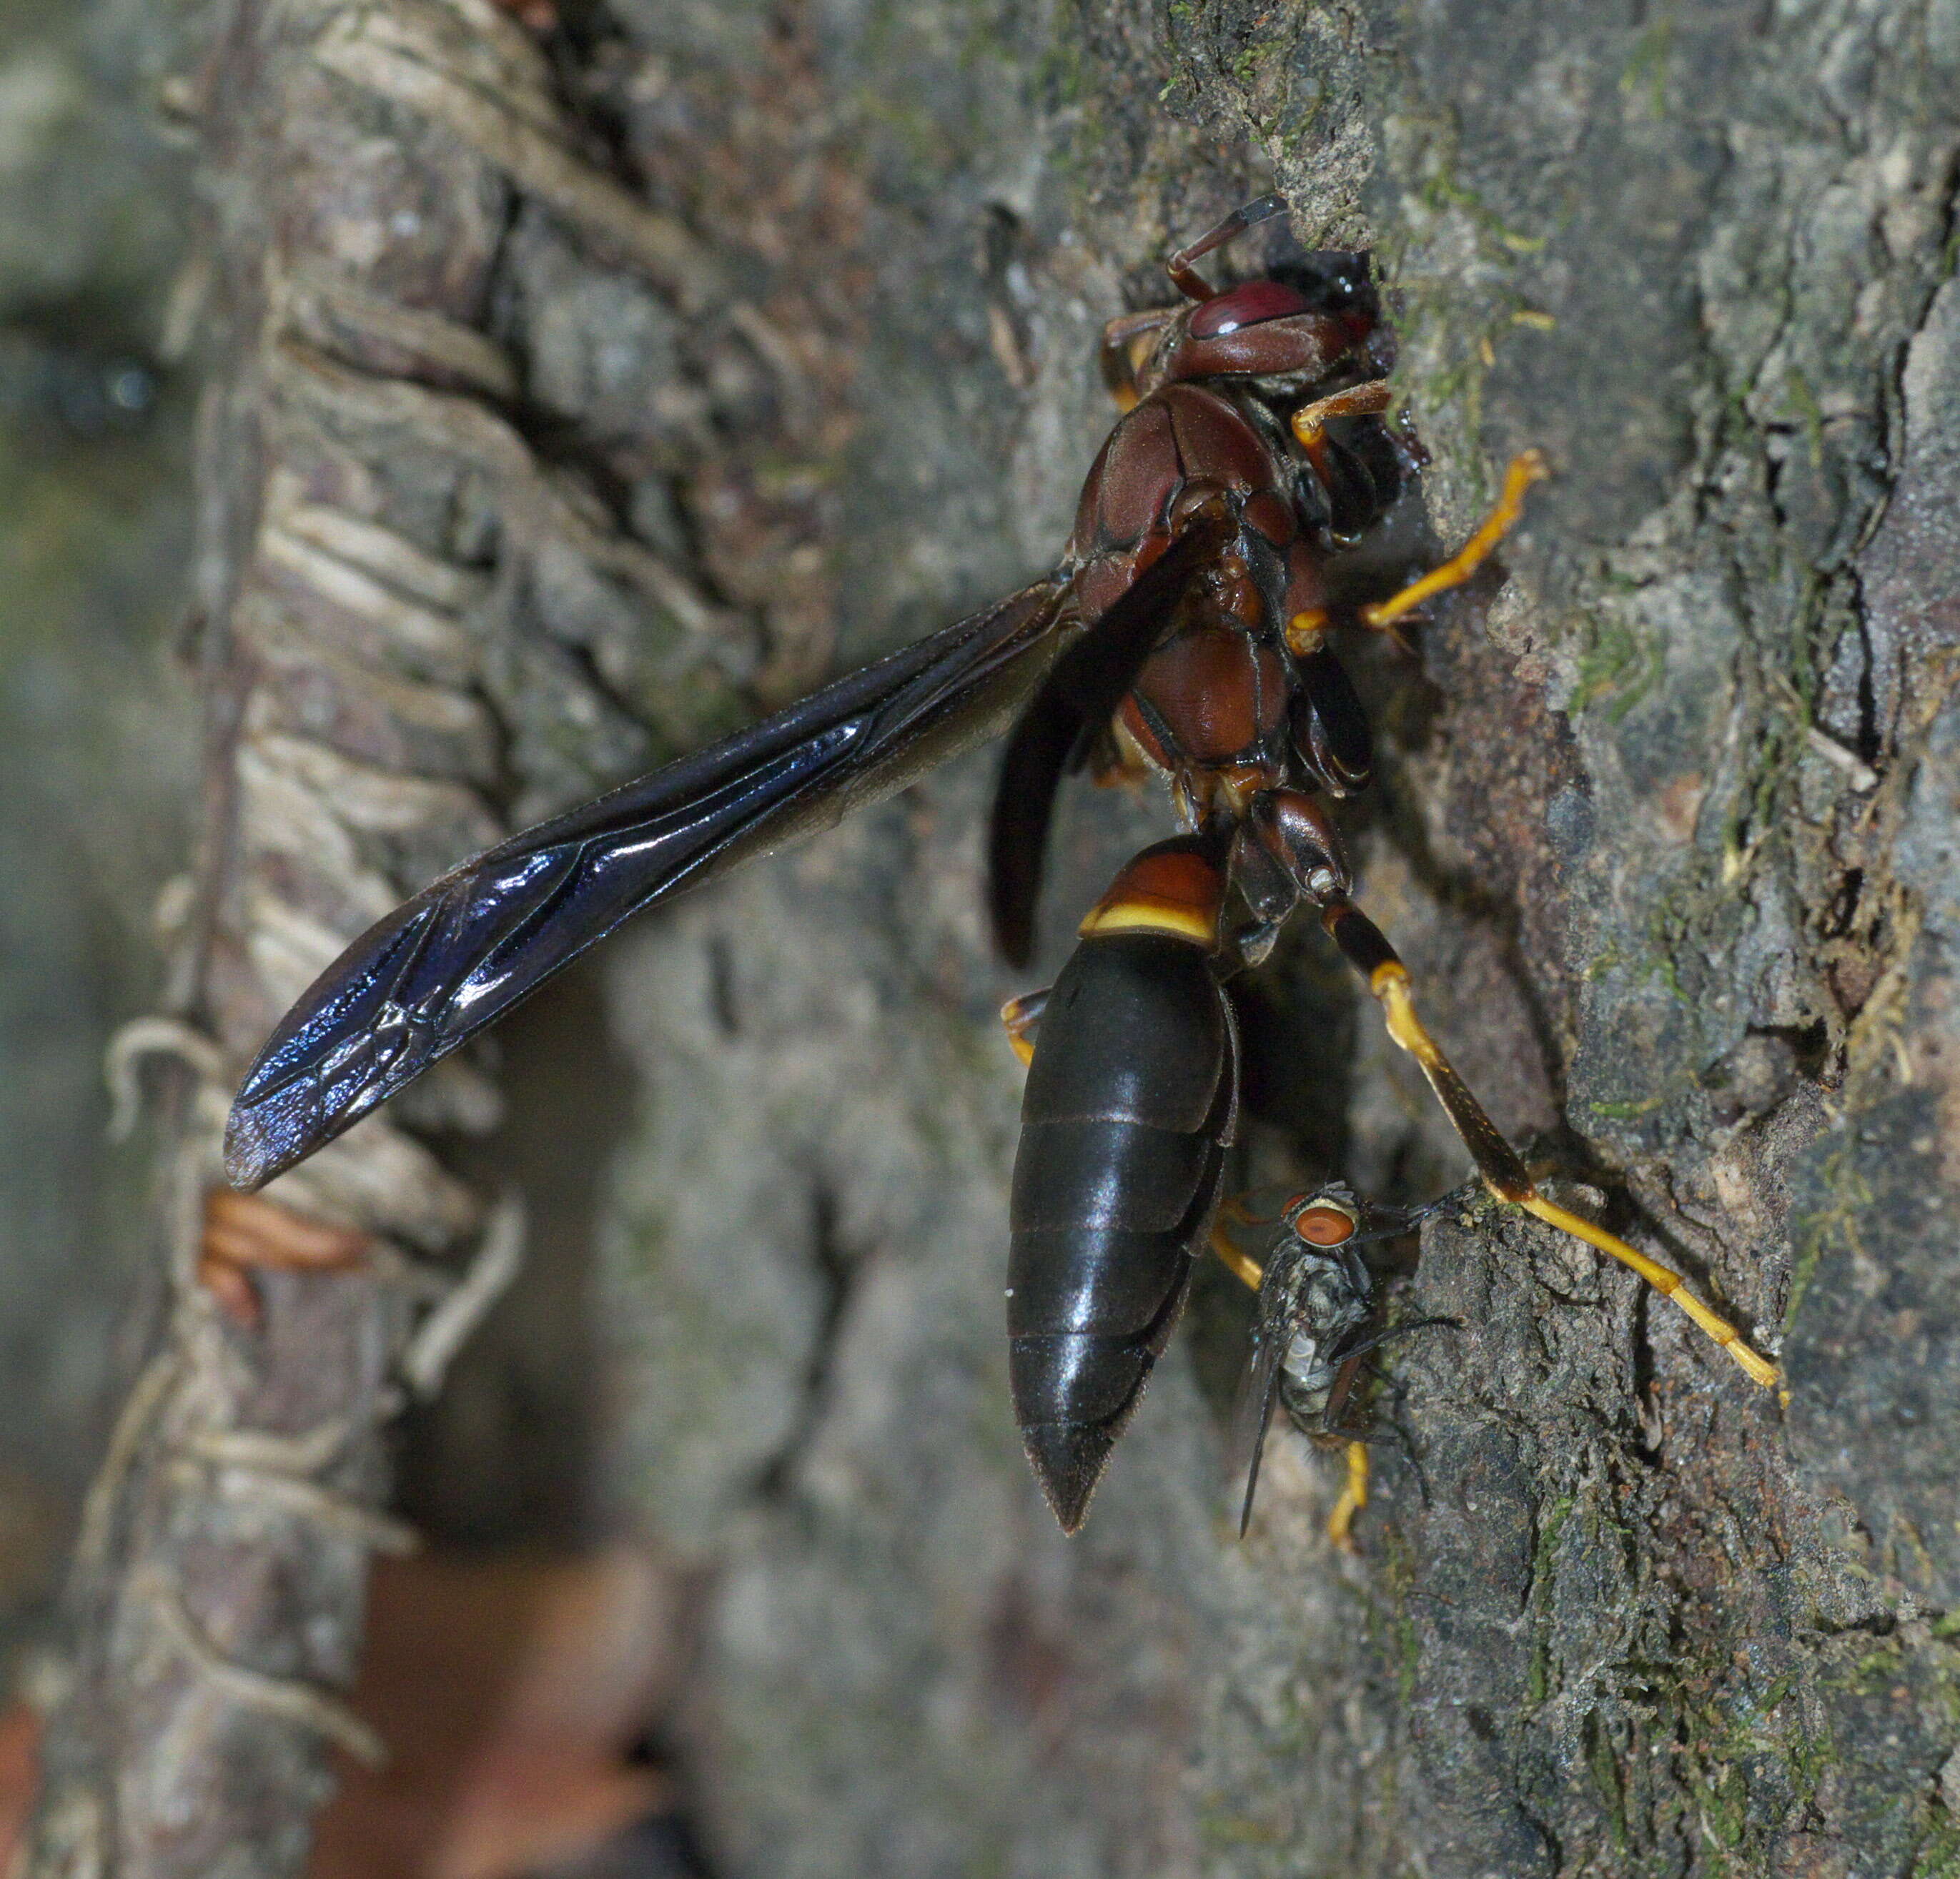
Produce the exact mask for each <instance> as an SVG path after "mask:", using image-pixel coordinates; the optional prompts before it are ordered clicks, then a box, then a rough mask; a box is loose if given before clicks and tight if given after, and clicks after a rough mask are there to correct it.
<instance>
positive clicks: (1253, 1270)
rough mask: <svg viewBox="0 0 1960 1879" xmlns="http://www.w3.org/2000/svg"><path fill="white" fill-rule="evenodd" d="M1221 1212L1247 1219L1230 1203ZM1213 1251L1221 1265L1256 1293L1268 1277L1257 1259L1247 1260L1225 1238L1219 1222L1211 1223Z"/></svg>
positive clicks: (1222, 1227)
mask: <svg viewBox="0 0 1960 1879" xmlns="http://www.w3.org/2000/svg"><path fill="white" fill-rule="evenodd" d="M1219 1211H1220V1213H1237V1214H1238V1215H1239V1218H1240V1219H1244V1218H1245V1217H1246V1216H1245V1215H1244V1214H1243V1213H1242V1212H1240V1210H1239V1209H1238V1208H1237V1207H1235V1206H1234V1205H1233V1203H1230V1202H1229V1201H1228V1202H1227V1203H1226V1205H1225V1206H1224V1207H1222V1208H1220V1210H1219ZM1211 1250H1212V1251H1214V1253H1216V1254H1217V1255H1218V1259H1219V1263H1220V1264H1221V1265H1223V1267H1224V1268H1225V1270H1227V1272H1229V1273H1231V1275H1232V1277H1233V1278H1235V1279H1236V1280H1238V1281H1239V1283H1240V1284H1241V1285H1245V1286H1250V1287H1251V1288H1252V1290H1253V1291H1255V1292H1256V1291H1258V1289H1259V1286H1260V1283H1261V1281H1262V1280H1264V1279H1265V1276H1266V1273H1265V1267H1263V1266H1262V1265H1261V1264H1259V1262H1258V1261H1257V1260H1256V1259H1249V1258H1247V1257H1246V1255H1245V1254H1243V1253H1242V1252H1240V1251H1239V1249H1238V1248H1237V1247H1236V1246H1234V1245H1233V1244H1232V1242H1230V1240H1229V1239H1227V1238H1226V1237H1225V1229H1224V1226H1223V1224H1222V1222H1220V1221H1218V1220H1214V1221H1213V1222H1211Z"/></svg>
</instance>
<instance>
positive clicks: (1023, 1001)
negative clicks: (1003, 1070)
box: [1001, 991, 1048, 1070]
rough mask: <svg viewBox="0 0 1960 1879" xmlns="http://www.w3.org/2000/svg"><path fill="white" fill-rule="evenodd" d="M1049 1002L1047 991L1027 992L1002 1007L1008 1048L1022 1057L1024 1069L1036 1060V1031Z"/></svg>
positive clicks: (1003, 1027)
mask: <svg viewBox="0 0 1960 1879" xmlns="http://www.w3.org/2000/svg"><path fill="white" fill-rule="evenodd" d="M1047 1003H1048V994H1047V993H1046V992H1045V991H1040V992H1025V993H1023V994H1022V995H1021V996H1020V997H1019V998H1010V999H1009V1000H1007V1003H1005V1004H1004V1005H1003V1006H1001V1029H1002V1030H1004V1031H1005V1032H1007V1048H1008V1049H1009V1050H1010V1051H1013V1054H1015V1056H1017V1057H1019V1058H1020V1060H1021V1068H1022V1069H1023V1070H1026V1068H1027V1067H1028V1066H1029V1064H1030V1063H1033V1061H1034V1060H1035V1032H1036V1029H1037V1027H1038V1026H1039V1025H1040V1023H1041V1015H1042V1010H1043V1009H1044V1008H1045V1006H1046V1005H1047Z"/></svg>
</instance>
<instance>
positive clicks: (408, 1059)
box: [224, 577, 1068, 1189]
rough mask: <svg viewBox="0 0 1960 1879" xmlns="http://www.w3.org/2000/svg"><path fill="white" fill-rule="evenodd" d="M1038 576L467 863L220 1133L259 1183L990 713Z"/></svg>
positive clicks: (959, 745) (403, 923)
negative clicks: (707, 886) (633, 917)
mask: <svg viewBox="0 0 1960 1879" xmlns="http://www.w3.org/2000/svg"><path fill="white" fill-rule="evenodd" d="M1066 593H1067V587H1066V584H1065V583H1064V582H1062V581H1061V580H1058V579H1055V578H1053V577H1051V578H1050V579H1048V580H1043V581H1039V582H1037V583H1036V584H1035V585H1034V586H1033V587H1027V588H1024V589H1023V590H1022V591H1021V592H1020V593H1017V594H1015V595H1013V596H1012V597H1011V598H1010V599H1006V600H1003V601H1001V602H998V604H997V605H995V606H992V607H990V608H988V609H986V610H985V611H984V612H980V613H977V614H975V615H972V616H971V617H970V618H967V619H965V620H962V621H960V622H959V623H958V624H957V625H953V626H949V627H947V628H945V629H944V630H943V631H940V632H938V633H935V634H932V635H931V637H929V638H927V639H924V640H921V641H919V643H918V644H917V645H915V646H911V647H907V648H905V650H903V651H902V652H899V653H893V655H892V656H891V657H889V658H888V659H883V660H879V661H878V662H877V663H876V664H875V665H871V666H866V667H864V669H863V670H861V671H859V672H853V673H851V674H850V675H849V676H847V677H845V678H842V679H838V680H837V681H836V682H835V683H834V684H832V685H826V687H825V688H823V690H822V691H821V692H815V693H813V694H812V695H810V697H809V698H805V699H803V700H802V701H800V703H798V704H793V705H791V706H790V707H788V709H787V710H786V711H779V712H778V713H777V714H775V716H774V717H768V718H765V719H764V720H762V722H761V723H759V724H755V725H752V726H749V729H747V730H743V731H740V732H737V733H736V734H735V735H734V736H732V737H729V738H726V739H723V741H722V742H720V743H718V744H715V745H713V746H710V748H708V749H706V750H704V751H701V752H697V753H696V754H695V755H692V756H690V757H684V758H682V759H681V760H680V761H679V762H677V763H673V764H670V765H667V768H665V769H663V770H658V771H654V774H652V775H651V776H648V777H641V779H640V780H639V781H638V782H635V783H629V784H626V785H625V787H623V788H621V789H618V790H613V792H612V793H610V794H609V795H606V796H600V797H599V798H598V799H597V800H596V801H594V802H591V803H587V804H585V805H584V806H583V807H582V808H580V809H572V810H571V811H569V812H567V813H566V814H565V815H563V816H558V817H555V818H554V819H552V821H550V822H542V823H540V824H539V825H538V826H537V827H536V828H531V829H527V830H526V831H524V833H523V834H522V835H515V836H513V837H512V838H511V839H510V840H509V841H506V842H503V843H501V844H498V846H497V847H495V848H492V849H490V850H488V851H487V852H486V853H485V854H481V855H479V856H478V857H476V860H473V861H469V862H466V863H463V866H461V867H460V868H457V869H454V870H452V871H451V872H450V873H447V874H446V875H444V876H443V877H442V878H441V879H440V880H438V881H437V882H434V884H433V885H431V886H429V887H428V888H426V889H424V890H423V891H422V892H421V893H420V894H418V895H416V896H415V898H414V899H413V900H412V901H409V902H407V903H406V905H403V906H402V907H399V908H396V910H395V911H394V912H393V913H392V914H389V915H388V916H387V917H386V918H385V919H383V920H380V922H378V923H377V924H376V925H374V927H370V928H369V929H368V931H367V932H366V933H364V934H362V935H361V937H360V938H359V939H358V940H355V943H353V945H352V946H349V947H348V949H347V950H346V952H344V953H342V955H341V956H340V958H339V959H338V960H336V962H334V964H333V965H330V966H329V967H328V968H327V969H326V971H324V972H323V973H322V974H320V978H318V979H317V980H316V981H314V983H313V986H312V987H311V988H310V990H308V991H307V994H306V995H305V996H304V997H303V998H301V1000H300V1001H299V1003H298V1004H296V1005H295V1006H294V1007H293V1009H291V1011H290V1012H288V1013H287V1014H286V1016H285V1019H283V1020H282V1022H281V1023H280V1025H279V1027H278V1029H277V1030H276V1031H275V1032H273V1034H272V1038H271V1039H270V1040H269V1041H268V1043H267V1044H266V1047H265V1048H264V1049H263V1051H260V1053H259V1058H258V1060H257V1061H256V1063H254V1064H253V1066H252V1068H251V1070H250V1072H249V1073H247V1076H246V1078H245V1081H244V1083H243V1085H242V1086H240V1089H239V1092H238V1095H237V1100H236V1101H235V1102H234V1104H233V1105H232V1109H231V1118H230V1121H228V1124H227V1125H226V1128H225V1135H224V1165H225V1172H226V1173H227V1175H228V1176H229V1177H230V1178H231V1181H232V1184H234V1186H235V1187H243V1188H247V1189H250V1188H253V1187H259V1186H262V1185H263V1184H264V1183H265V1182H266V1181H269V1180H271V1179H272V1177H273V1176H274V1175H277V1174H279V1173H281V1172H283V1171H284V1170H285V1169H286V1168H290V1167H291V1166H292V1165H293V1164H294V1162H298V1161H301V1160H302V1159H304V1158H305V1157H306V1156H308V1155H310V1154H311V1153H313V1150H314V1149H317V1148H318V1147H320V1146H321V1145H322V1144H323V1143H326V1142H329V1141H331V1140H333V1137H335V1136H336V1135H338V1134H339V1133H340V1132H341V1131H342V1130H343V1129H345V1128H346V1127H348V1125H349V1124H352V1123H354V1122H355V1121H358V1120H359V1118H361V1117H362V1116H364V1115H365V1114H367V1113H368V1111H369V1110H371V1109H372V1108H374V1106H375V1105H376V1104H377V1103H379V1102H383V1100H385V1099H386V1098H387V1097H389V1096H391V1095H393V1094H394V1093H395V1092H396V1090H398V1089H401V1088H402V1087H403V1086H404V1085H405V1084H407V1083H410V1082H412V1080H413V1079H415V1077H417V1076H420V1075H421V1074H422V1072H423V1071H424V1070H427V1069H428V1067H429V1066H430V1065H431V1064H432V1063H434V1062H436V1061H437V1060H438V1058H441V1057H445V1056H447V1054H449V1053H450V1051H453V1050H454V1049H455V1048H457V1045H458V1044H461V1043H462V1042H463V1041H464V1040H465V1039H466V1038H469V1037H472V1036H473V1035H475V1034H476V1032H479V1031H480V1030H481V1029H482V1028H483V1027H484V1026H485V1025H487V1024H488V1023H490V1022H492V1020H493V1019H496V1018H499V1017H501V1016H502V1015H503V1014H504V1013H505V1012H507V1011H508V1010H509V1009H510V1008H511V1006H513V1005H514V1004H515V1003H517V1001H518V1000H520V999H521V998H523V997H524V996H525V995H526V994H528V993H530V992H531V991H533V990H536V987H538V986H539V984H541V983H543V981H544V980H545V979H546V978H549V977H550V975H551V974H552V973H554V972H555V971H558V968H560V967H561V966H563V965H567V964H568V963H569V962H571V960H572V959H574V958H576V957H577V956H578V954H580V953H581V952H584V950H585V949H586V948H587V946H590V945H591V944H592V943H593V941H595V940H600V939H602V938H603V937H604V936H605V935H606V934H607V933H609V932H611V931H612V930H613V928H614V927H616V926H617V925H618V924H619V922H620V921H621V920H624V919H625V918H626V917H627V916H628V914H634V913H637V912H638V911H639V910H640V909H641V908H643V907H646V906H648V905H651V903H653V902H654V901H657V900H660V899H661V898H665V897H667V896H668V895H673V894H675V893H678V892H680V891H681V890H682V889H686V888H689V887H694V886H698V885H699V884H700V883H701V882H704V881H706V880H708V879H711V877H712V876H714V875H716V874H718V873H721V872H722V871H723V870H726V869H727V868H729V867H730V866H733V865H734V864H735V863H737V862H738V861H741V860H746V859H747V858H748V857H750V856H752V855H756V854H764V853H766V852H768V850H770V849H772V848H775V847H780V846H781V845H782V844H784V843H785V842H788V841H791V840H792V839H793V838H795V837H797V836H799V835H803V834H806V833H807V832H809V831H812V830H814V829H816V828H826V827H828V826H829V825H830V824H832V823H833V822H836V821H838V819H840V818H841V817H842V816H844V815H845V814H846V813H848V812H849V811H850V810H851V809H856V808H858V807H860V806H863V805H864V804H866V803H873V802H876V801H877V800H880V798H882V797H883V796H888V795H889V794H891V793H893V791H894V790H899V789H901V788H902V787H904V786H905V784H907V783H908V782H910V781H912V779H913V778H914V777H917V776H918V775H919V774H921V773H922V772H923V771H925V770H927V769H928V768H931V766H932V765H934V764H937V763H940V762H942V761H944V760H945V759H946V758H948V757H950V756H952V755H954V754H955V753H956V752H958V751H960V750H963V749H967V748H968V747H969V746H972V745H973V744H975V743H978V742H980V741H981V740H982V739H985V738H986V737H988V736H991V735H992V734H993V733H994V732H995V731H997V730H998V729H999V728H1000V727H1001V724H1002V723H1004V721H1005V720H1006V719H1007V717H1008V716H1009V715H1010V714H1011V713H1012V712H1013V711H1014V710H1015V709H1016V708H1017V707H1018V706H1019V705H1020V704H1021V702H1022V701H1023V700H1024V699H1025V698H1026V697H1027V696H1028V695H1029V693H1030V692H1032V691H1033V689H1034V688H1035V687H1036V685H1039V682H1041V680H1042V677H1043V676H1045V673H1046V672H1047V671H1048V667H1049V666H1050V665H1051V664H1052V662H1053V660H1054V658H1055V654H1056V653H1057V652H1058V650H1060V647H1061V644H1062V642H1063V641H1064V639H1065V638H1066V637H1068V635H1066V634H1060V633H1058V632H1057V631H1055V628H1056V626H1057V625H1058V622H1060V621H1061V619H1062V618H1063V617H1064V615H1063V609H1062V601H1063V599H1064V596H1065V594H1066Z"/></svg>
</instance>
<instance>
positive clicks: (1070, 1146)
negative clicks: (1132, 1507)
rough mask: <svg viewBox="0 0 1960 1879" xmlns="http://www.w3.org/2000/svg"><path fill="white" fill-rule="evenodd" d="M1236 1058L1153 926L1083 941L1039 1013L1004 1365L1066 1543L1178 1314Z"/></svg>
mask: <svg viewBox="0 0 1960 1879" xmlns="http://www.w3.org/2000/svg"><path fill="white" fill-rule="evenodd" d="M1237 1086H1238V1064H1237V1044H1236V1036H1235V1034H1234V1032H1233V1023H1232V1014H1231V1010H1230V1006H1228V1005H1227V1002H1226V1000H1225V996H1224V994H1223V991H1222V990H1220V987H1219V985H1218V982H1217V979H1216V978H1215V977H1214V975H1213V973H1212V971H1211V966H1210V964H1209V962H1208V957H1207V955H1206V953H1205V952H1204V950H1203V949H1201V948H1200V947H1199V946H1196V945H1194V944H1193V943H1192V942H1191V941H1190V940H1186V939H1184V938H1182V937H1176V936H1172V935H1171V934H1169V933H1163V932H1148V931H1145V932H1118V933H1104V934H1099V935H1097V936H1094V937H1092V938H1090V939H1087V940H1084V941H1083V943H1081V944H1080V946H1077V948H1076V949H1075V952H1074V955H1073V956H1072V957H1071V959H1070V960H1069V962H1068V965H1067V967H1066V968H1064V971H1063V972H1062V974H1061V978H1059V979H1058V981H1056V983H1055V989H1054V990H1053V992H1052V993H1051V994H1050V995H1049V997H1048V1004H1047V1007H1046V1009H1045V1011H1044V1012H1043V1013H1042V1020H1041V1029H1040V1032H1039V1036H1038V1038H1037V1040H1036V1047H1035V1054H1034V1061H1033V1064H1032V1066H1031V1067H1030V1069H1029V1075H1028V1085H1027V1093H1026V1097H1025V1098H1024V1099H1023V1104H1022V1109H1021V1141H1020V1150H1019V1153H1017V1156H1016V1157H1015V1162H1014V1191H1013V1208H1012V1216H1011V1218H1012V1222H1013V1242H1012V1245H1011V1248H1010V1252H1009V1254H1008V1280H1009V1286H1010V1292H1011V1296H1010V1299H1009V1301H1008V1311H1007V1327H1008V1332H1009V1338H1010V1341H1009V1356H1008V1362H1009V1369H1010V1375H1011V1376H1012V1378H1013V1394H1014V1411H1015V1418H1016V1420H1017V1422H1018V1423H1019V1424H1020V1429H1021V1434H1022V1437H1023V1440H1024V1441H1025V1442H1026V1445H1027V1450H1028V1457H1029V1461H1032V1462H1033V1464H1034V1469H1035V1472H1036V1475H1037V1476H1038V1477H1039V1478H1040V1480H1041V1483H1042V1489H1043V1490H1044V1491H1045V1493H1046V1494H1047V1496H1048V1502H1049V1504H1050V1505H1052V1507H1053V1508H1054V1509H1055V1515H1056V1517H1057V1518H1058V1519H1059V1520H1060V1521H1061V1524H1062V1525H1063V1527H1064V1528H1065V1529H1067V1530H1068V1531H1070V1532H1071V1533H1072V1532H1074V1531H1075V1529H1076V1528H1077V1527H1078V1526H1079V1525H1080V1524H1081V1521H1082V1517H1083V1514H1084V1512H1086V1511H1087V1508H1088V1505H1089V1498H1090V1495H1091V1494H1092V1493H1093V1492H1094V1490H1095V1486H1096V1482H1097V1480H1099V1478H1100V1477H1101V1475H1102V1473H1103V1466H1104V1464H1105V1463H1106V1461H1107V1460H1108V1458H1109V1451H1110V1449H1111V1448H1112V1446H1113V1445H1114V1444H1115V1440H1116V1438H1117V1437H1118V1435H1120V1434H1121V1433H1122V1429H1123V1425H1124V1424H1125V1423H1126V1422H1127V1421H1128V1419H1129V1416H1130V1414H1131V1411H1132V1410H1134V1408H1135V1407H1136V1405H1137V1401H1138V1398H1139V1397H1141V1395H1142V1394H1143V1389H1144V1384H1145V1382H1146V1381H1147V1380H1148V1378H1149V1376H1150V1369H1151V1366H1152V1365H1153V1363H1154V1362H1156V1360H1157V1356H1158V1355H1159V1353H1160V1352H1161V1351H1162V1350H1163V1347H1164V1345H1165V1343H1166V1342H1167V1341H1168V1340H1169V1337H1170V1334H1171V1331H1172V1330H1173V1327H1175V1325H1176V1322H1177V1317H1178V1314H1179V1311H1180V1310H1181V1309H1182V1306H1183V1304H1184V1297H1185V1291H1186V1289H1187V1288H1188V1285H1189V1283H1190V1277H1191V1268H1192V1260H1193V1258H1194V1257H1195V1254H1196V1252H1197V1251H1198V1248H1200V1247H1201V1246H1202V1245H1203V1243H1204V1235H1205V1232H1206V1231H1207V1229H1208V1226H1209V1225H1210V1222H1211V1213H1212V1210H1213V1209H1214V1207H1215V1206H1216V1204H1217V1198H1218V1190H1219V1184H1220V1178H1221V1177H1222V1175H1223V1168H1224V1156H1225V1151H1226V1149H1227V1146H1229V1145H1230V1141H1231V1139H1232V1130H1233V1121H1234V1102H1235V1092H1236V1089H1237Z"/></svg>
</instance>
